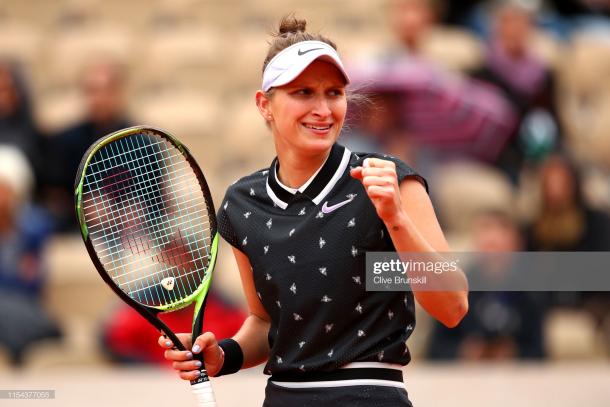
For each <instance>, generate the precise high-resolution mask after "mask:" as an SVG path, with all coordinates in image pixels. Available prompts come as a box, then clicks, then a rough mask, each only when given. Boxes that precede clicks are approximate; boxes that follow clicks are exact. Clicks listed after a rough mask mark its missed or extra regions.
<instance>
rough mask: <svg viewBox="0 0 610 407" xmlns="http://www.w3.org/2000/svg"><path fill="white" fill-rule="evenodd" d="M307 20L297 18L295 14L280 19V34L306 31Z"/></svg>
mask: <svg viewBox="0 0 610 407" xmlns="http://www.w3.org/2000/svg"><path fill="white" fill-rule="evenodd" d="M306 26H307V21H305V20H297V19H296V18H295V17H294V16H286V17H284V18H282V21H280V28H279V30H278V33H279V35H283V34H297V33H299V32H305V27H306Z"/></svg>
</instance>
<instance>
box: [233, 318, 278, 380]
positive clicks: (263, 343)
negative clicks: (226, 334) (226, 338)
mask: <svg viewBox="0 0 610 407" xmlns="http://www.w3.org/2000/svg"><path fill="white" fill-rule="evenodd" d="M269 326H270V323H269V322H268V321H266V320H264V319H263V318H261V317H259V316H257V315H254V314H250V315H249V316H248V318H246V320H245V321H244V323H243V324H242V326H241V328H240V329H239V331H238V332H237V333H236V334H235V335H234V336H233V339H234V340H235V341H237V343H239V346H240V347H241V349H242V352H243V355H244V363H243V366H242V369H246V368H249V367H252V366H256V365H259V364H261V363H263V362H265V361H266V360H267V358H268V357H269V342H268V340H267V336H268V333H269Z"/></svg>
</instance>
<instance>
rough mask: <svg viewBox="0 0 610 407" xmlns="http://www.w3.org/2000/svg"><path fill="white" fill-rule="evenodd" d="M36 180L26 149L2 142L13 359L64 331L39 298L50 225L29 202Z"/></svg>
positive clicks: (0, 263)
mask: <svg viewBox="0 0 610 407" xmlns="http://www.w3.org/2000/svg"><path fill="white" fill-rule="evenodd" d="M33 181H34V177H33V174H32V171H31V169H30V166H29V165H28V163H27V160H26V159H25V157H24V155H23V154H22V153H21V152H20V151H19V150H18V149H16V148H15V147H13V146H7V145H0V346H2V347H5V348H6V349H7V350H8V351H9V356H10V358H11V362H12V363H13V364H14V365H20V364H21V363H22V361H23V356H24V353H25V351H26V350H27V348H28V347H29V346H31V345H32V344H33V343H34V342H37V341H39V340H42V339H45V338H56V337H58V336H59V330H58V328H57V326H56V324H55V323H54V322H53V321H52V320H51V319H50V318H49V316H48V315H47V313H46V312H45V310H44V307H43V305H42V304H41V303H40V300H41V296H42V291H43V287H44V282H45V275H44V271H45V269H44V264H43V262H42V253H43V249H44V245H45V242H46V240H47V236H48V235H49V233H50V225H49V224H48V222H47V221H46V219H47V218H46V217H44V216H42V215H41V213H40V210H37V209H35V208H33V207H32V206H30V205H29V204H28V199H29V195H30V190H31V188H32V186H33Z"/></svg>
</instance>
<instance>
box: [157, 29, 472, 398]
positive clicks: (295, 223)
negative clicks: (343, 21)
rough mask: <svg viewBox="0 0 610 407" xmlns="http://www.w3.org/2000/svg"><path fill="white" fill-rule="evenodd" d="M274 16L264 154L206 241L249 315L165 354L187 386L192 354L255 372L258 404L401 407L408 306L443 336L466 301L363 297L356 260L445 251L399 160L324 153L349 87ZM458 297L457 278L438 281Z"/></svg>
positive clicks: (327, 54)
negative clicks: (226, 259) (221, 246)
mask: <svg viewBox="0 0 610 407" xmlns="http://www.w3.org/2000/svg"><path fill="white" fill-rule="evenodd" d="M305 25H306V22H305V21H302V20H296V19H294V18H284V19H283V20H282V21H281V23H280V27H279V32H278V33H277V34H276V35H275V36H274V39H273V41H272V43H271V46H270V49H269V52H268V55H267V58H266V59H265V62H264V65H263V80H262V87H261V89H260V90H259V91H258V92H257V93H256V105H257V106H258V109H259V111H260V114H261V115H262V117H263V118H264V120H265V121H266V123H267V125H268V127H269V128H270V129H271V132H272V134H273V138H274V143H275V148H276V152H277V157H276V158H275V159H274V160H273V162H272V163H271V166H270V167H269V168H267V169H264V170H262V171H257V172H255V173H253V174H251V175H249V176H246V177H244V178H242V179H240V180H239V181H237V182H236V183H235V184H233V185H232V186H231V187H230V188H229V189H228V191H227V193H226V196H225V198H224V201H223V202H222V204H221V209H220V211H219V216H218V223H219V232H220V234H221V235H222V236H223V238H224V239H226V240H227V241H228V242H229V243H230V244H231V245H232V246H233V251H234V254H235V258H236V260H237V264H238V267H239V271H240V274H241V280H242V284H243V289H244V292H245V296H246V299H247V303H248V307H249V311H250V316H249V317H248V318H247V319H246V321H245V322H244V324H243V326H242V327H241V329H240V331H239V332H238V333H237V334H236V335H235V336H234V337H233V338H230V339H223V340H221V341H220V342H217V340H216V338H215V337H214V335H213V334H212V333H210V332H208V333H204V334H203V335H201V336H199V337H198V338H197V339H196V341H195V344H194V346H192V348H191V345H192V344H191V343H190V335H188V334H187V335H184V336H181V337H180V338H181V340H183V341H184V342H185V346H186V347H187V349H189V348H190V349H192V351H191V352H188V351H177V350H172V349H171V348H172V346H173V345H172V343H171V342H169V341H168V340H167V339H166V338H164V337H161V338H159V344H160V345H161V346H162V347H163V348H165V349H166V351H165V357H166V358H167V359H168V360H170V361H173V367H174V368H175V369H176V370H178V371H179V372H180V373H179V374H180V377H181V378H183V379H186V380H191V379H194V378H196V376H197V375H198V370H197V367H198V366H199V363H200V362H198V361H195V360H193V353H198V352H203V356H204V360H205V363H206V367H207V369H208V373H209V375H210V376H220V375H224V374H230V373H235V372H237V371H238V370H240V369H242V368H248V367H252V366H256V365H258V364H261V363H264V362H266V366H265V369H264V372H265V374H268V375H271V377H270V378H269V381H268V384H267V388H266V396H265V403H264V406H266V407H273V406H310V405H311V406H314V405H315V406H316V407H320V406H331V405H332V406H336V405H350V406H372V405H375V406H410V405H411V403H410V401H409V398H408V395H407V391H406V388H405V385H404V383H403V377H402V371H401V367H402V366H404V365H406V364H407V363H408V362H409V361H410V354H409V350H408V348H407V345H406V341H407V339H408V338H409V336H410V335H411V333H412V332H413V328H414V326H415V304H414V298H415V299H417V301H418V302H419V304H420V305H421V306H422V307H423V308H424V309H425V310H426V311H427V312H429V313H430V314H431V315H432V316H433V317H435V318H436V319H438V320H439V321H441V322H442V323H443V324H445V325H447V326H450V327H453V326H455V325H457V324H458V323H459V321H460V320H461V319H462V317H463V316H464V314H465V313H466V311H467V308H468V303H467V292H466V289H465V288H464V289H463V290H451V291H444V292H440V291H436V292H432V291H417V290H415V289H414V290H413V291H410V290H408V287H405V291H404V292H367V291H366V290H365V257H364V255H365V253H366V252H367V251H399V252H427V253H435V252H442V251H448V245H447V242H446V240H445V238H444V236H443V233H442V231H441V229H440V227H439V224H438V221H437V219H436V216H435V214H434V210H433V208H432V205H431V203H430V199H429V198H428V195H427V190H426V188H427V186H426V182H425V180H424V179H423V178H422V177H421V176H419V175H418V174H417V173H416V172H415V171H414V170H412V169H411V168H409V167H408V166H407V165H406V164H404V163H403V162H402V161H400V160H398V159H395V158H392V157H386V156H384V155H380V154H368V153H353V152H351V151H349V150H348V149H347V148H345V147H343V146H342V145H340V144H338V143H337V140H338V138H339V135H340V132H341V128H342V126H343V122H344V120H345V115H346V110H347V96H346V85H347V84H348V83H349V77H348V75H347V73H346V71H345V69H344V68H343V64H342V62H341V60H340V58H339V56H338V54H337V51H336V46H335V45H334V43H333V42H331V41H330V40H328V39H326V38H324V37H322V36H320V35H314V34H310V33H307V32H306V31H305ZM446 277H447V278H453V279H457V282H456V281H454V282H452V284H453V286H454V287H455V284H461V287H466V280H465V277H464V275H463V274H462V273H461V272H458V273H454V274H452V275H448V276H446Z"/></svg>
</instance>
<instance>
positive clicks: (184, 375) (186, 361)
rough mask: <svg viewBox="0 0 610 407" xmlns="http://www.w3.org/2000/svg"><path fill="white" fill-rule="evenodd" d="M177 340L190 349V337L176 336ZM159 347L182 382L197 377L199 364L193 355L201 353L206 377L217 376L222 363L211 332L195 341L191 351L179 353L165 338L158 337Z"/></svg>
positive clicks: (184, 335)
mask: <svg viewBox="0 0 610 407" xmlns="http://www.w3.org/2000/svg"><path fill="white" fill-rule="evenodd" d="M176 336H178V339H180V342H182V344H183V345H184V347H185V348H186V349H191V335H190V334H177V335H176ZM159 346H161V347H162V348H163V349H165V354H164V357H165V359H167V360H169V361H170V362H172V368H174V369H176V370H177V371H178V372H179V375H180V378H181V379H183V380H195V379H196V378H198V377H199V369H200V368H201V364H200V363H201V362H199V361H198V360H196V359H194V358H193V354H198V353H201V354H202V355H203V360H204V361H205V369H206V371H207V372H208V376H215V375H216V374H218V372H219V371H220V369H221V368H222V364H223V363H224V352H223V351H222V349H221V348H220V346H218V342H217V341H216V338H215V337H214V334H213V333H211V332H206V333H204V334H202V335H200V336H198V337H197V339H195V345H194V346H193V347H192V349H191V350H190V351H189V350H185V351H181V350H176V349H173V347H174V344H173V343H172V341H171V340H170V339H169V338H166V337H165V336H160V337H159Z"/></svg>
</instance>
